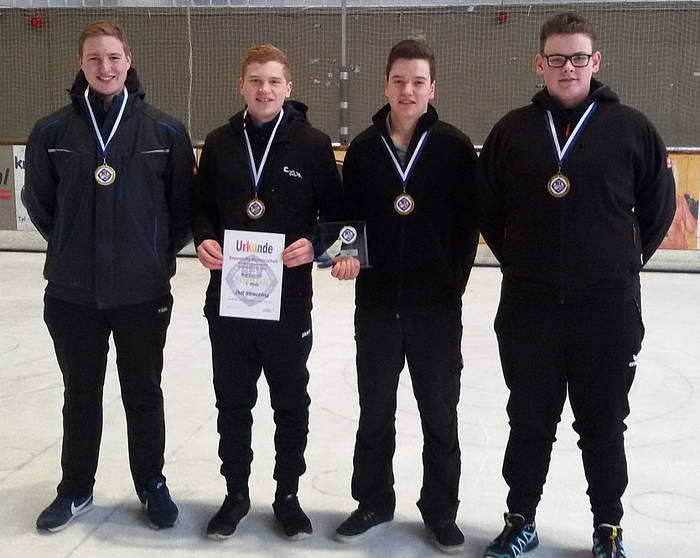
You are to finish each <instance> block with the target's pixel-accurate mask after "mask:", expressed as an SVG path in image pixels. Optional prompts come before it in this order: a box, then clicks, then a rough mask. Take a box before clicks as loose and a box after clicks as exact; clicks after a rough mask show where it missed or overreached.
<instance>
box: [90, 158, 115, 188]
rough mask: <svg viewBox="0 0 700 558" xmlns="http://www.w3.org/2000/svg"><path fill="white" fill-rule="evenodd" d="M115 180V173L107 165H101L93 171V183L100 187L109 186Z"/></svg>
mask: <svg viewBox="0 0 700 558" xmlns="http://www.w3.org/2000/svg"><path fill="white" fill-rule="evenodd" d="M116 178H117V171H115V170H114V169H113V168H112V167H110V166H109V165H108V164H107V163H103V164H102V165H100V166H99V167H97V168H96V169H95V181H96V182H97V183H98V184H99V185H100V186H109V185H110V184H112V183H113V182H114V181H115V180H116Z"/></svg>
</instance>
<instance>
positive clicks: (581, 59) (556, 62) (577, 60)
mask: <svg viewBox="0 0 700 558" xmlns="http://www.w3.org/2000/svg"><path fill="white" fill-rule="evenodd" d="M542 56H543V57H545V58H546V59H547V64H548V65H549V67H550V68H563V67H564V66H565V65H566V61H567V60H568V61H570V62H571V65H572V66H573V67H574V68H585V67H586V66H588V63H589V62H590V61H591V56H593V55H592V54H582V53H580V52H577V53H576V54H572V55H571V56H566V55H565V54H543V55H542Z"/></svg>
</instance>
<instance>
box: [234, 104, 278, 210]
mask: <svg viewBox="0 0 700 558" xmlns="http://www.w3.org/2000/svg"><path fill="white" fill-rule="evenodd" d="M247 114H248V107H246V109H245V111H244V112H243V138H244V141H245V146H246V151H247V152H248V169H249V170H250V178H251V180H252V181H253V199H251V200H250V201H249V202H248V203H247V204H246V206H245V212H246V215H248V217H250V218H251V219H260V217H262V216H263V215H264V214H265V204H264V203H263V201H262V200H261V199H260V198H259V197H258V190H260V179H261V178H262V173H263V170H264V168H265V163H266V162H267V156H268V154H269V153H270V146H271V145H272V140H273V139H274V137H275V133H276V132H277V128H278V127H279V125H280V122H282V116H284V109H280V114H279V116H278V117H277V123H276V124H275V127H274V128H273V129H272V133H271V134H270V139H269V140H267V146H266V147H265V153H264V154H263V157H262V159H261V160H260V167H256V166H255V158H254V157H253V148H252V147H251V145H250V138H249V137H248V131H247V129H246V120H245V119H246V115H247Z"/></svg>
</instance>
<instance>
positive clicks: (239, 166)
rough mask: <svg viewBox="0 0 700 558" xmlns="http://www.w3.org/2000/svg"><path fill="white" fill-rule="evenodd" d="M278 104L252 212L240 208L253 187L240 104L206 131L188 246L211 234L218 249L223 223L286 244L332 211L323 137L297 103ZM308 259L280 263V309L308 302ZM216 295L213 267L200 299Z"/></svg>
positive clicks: (337, 189) (333, 187) (335, 212)
mask: <svg viewBox="0 0 700 558" xmlns="http://www.w3.org/2000/svg"><path fill="white" fill-rule="evenodd" d="M283 109H284V116H283V118H282V122H281V123H280V126H279V128H278V130H277V133H276V134H275V137H274V139H273V141H272V146H271V147H270V152H269V154H268V158H267V162H266V164H265V168H264V170H263V174H262V178H261V183H260V188H259V192H258V197H259V198H260V199H261V200H262V201H263V202H264V204H265V213H264V215H263V216H262V217H261V218H260V219H256V220H253V219H250V218H249V217H248V216H247V215H246V205H247V203H248V201H250V199H251V198H252V197H253V193H254V191H253V183H252V179H251V176H250V170H249V167H248V155H247V152H246V147H245V143H244V139H243V111H241V112H239V113H237V114H236V115H234V116H232V117H231V118H230V120H229V122H228V124H225V125H224V126H221V127H220V128H217V129H216V130H214V131H213V132H211V133H210V134H209V135H208V136H207V137H206V140H205V143H204V148H203V149H202V154H201V156H200V160H199V172H198V177H197V181H196V202H195V216H194V221H193V232H194V242H195V246H199V244H200V243H201V242H202V241H203V240H205V239H214V240H216V241H217V242H219V244H221V246H222V248H223V243H224V231H225V230H226V229H231V230H245V231H257V232H270V233H283V234H284V235H285V246H289V245H290V244H291V243H293V242H295V241H296V240H299V239H300V238H302V237H306V238H309V239H311V238H312V237H313V233H314V230H315V228H316V224H317V222H318V220H319V217H320V218H321V219H323V220H326V221H332V220H335V219H337V218H338V216H339V212H340V204H341V200H342V189H341V185H340V175H339V174H338V169H337V167H336V163H335V156H334V154H333V149H332V147H331V142H330V138H329V137H328V136H327V135H326V134H324V133H322V132H320V131H319V130H317V129H315V128H313V127H312V126H311V124H310V123H309V122H308V120H307V119H306V111H307V107H306V105H304V104H303V103H300V102H298V101H286V102H285V103H284V105H283ZM257 163H259V161H258V160H257V158H256V164H257ZM311 266H312V264H306V265H301V266H297V267H293V268H288V267H285V268H284V271H283V276H282V310H283V311H284V308H285V307H286V306H294V307H302V308H309V309H310V308H311V295H312V286H311ZM220 294H221V271H220V270H212V271H211V278H210V281H209V288H208V289H207V301H208V302H210V303H211V302H212V301H218V300H219V297H220Z"/></svg>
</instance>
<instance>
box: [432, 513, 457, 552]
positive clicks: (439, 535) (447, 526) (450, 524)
mask: <svg viewBox="0 0 700 558" xmlns="http://www.w3.org/2000/svg"><path fill="white" fill-rule="evenodd" d="M426 527H428V529H429V530H430V532H431V533H432V535H433V542H435V546H437V547H438V549H440V550H441V551H442V552H444V553H445V554H457V553H458V552H462V551H463V550H464V535H463V534H462V531H460V530H459V527H457V524H456V523H455V522H454V521H452V520H449V519H448V520H445V521H440V522H437V523H431V524H430V525H426Z"/></svg>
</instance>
